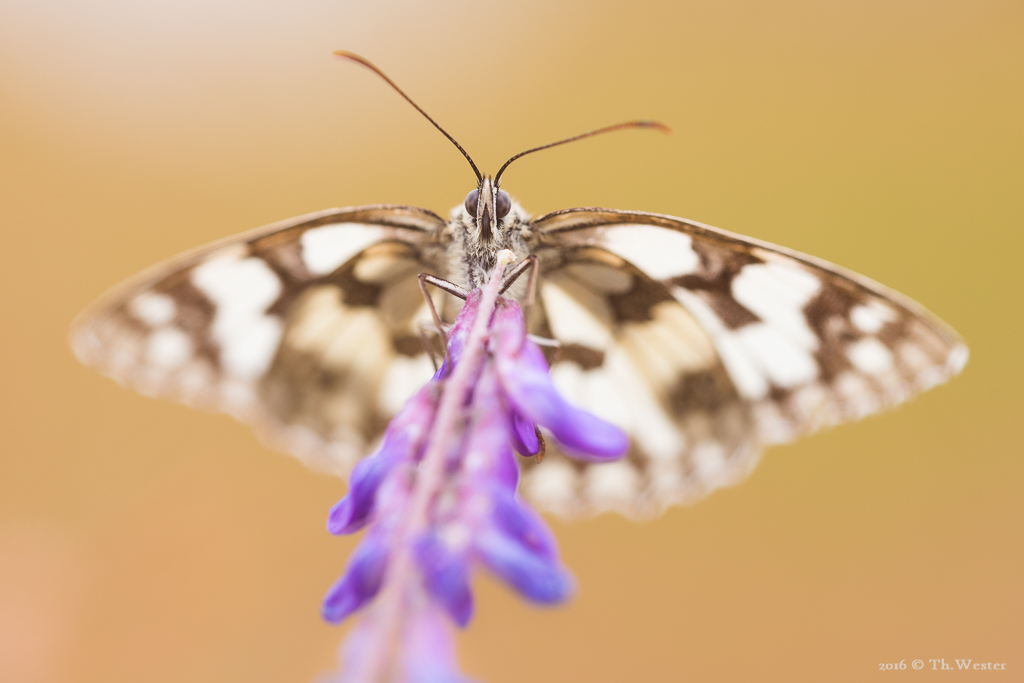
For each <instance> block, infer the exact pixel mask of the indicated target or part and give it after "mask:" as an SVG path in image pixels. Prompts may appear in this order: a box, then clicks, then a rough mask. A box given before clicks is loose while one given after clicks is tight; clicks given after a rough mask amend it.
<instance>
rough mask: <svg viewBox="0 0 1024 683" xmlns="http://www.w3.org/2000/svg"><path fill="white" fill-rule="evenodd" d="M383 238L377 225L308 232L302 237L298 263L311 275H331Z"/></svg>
mask: <svg viewBox="0 0 1024 683" xmlns="http://www.w3.org/2000/svg"><path fill="white" fill-rule="evenodd" d="M385 234H386V233H385V229H384V228H382V227H380V226H379V225H359V224H353V223H344V224H339V225H324V226H322V227H318V228H312V229H310V230H307V231H306V232H305V233H303V235H302V262H303V263H304V264H305V266H306V268H308V269H309V272H311V273H313V274H314V275H327V274H328V273H333V272H334V271H335V270H337V269H338V268H339V267H340V266H341V265H342V264H344V263H347V262H348V261H349V259H351V258H352V257H353V256H355V255H356V254H358V253H359V252H361V251H363V250H364V249H366V248H367V247H369V246H370V245H371V244H375V243H377V242H379V241H380V240H381V239H382V238H383V237H384V235H385Z"/></svg>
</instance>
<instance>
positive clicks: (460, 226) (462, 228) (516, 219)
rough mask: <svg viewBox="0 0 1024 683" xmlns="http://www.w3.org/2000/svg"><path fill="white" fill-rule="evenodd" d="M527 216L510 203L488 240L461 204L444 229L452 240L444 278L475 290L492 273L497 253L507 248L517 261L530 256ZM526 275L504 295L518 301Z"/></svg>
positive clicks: (524, 285)
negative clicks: (506, 213)
mask: <svg viewBox="0 0 1024 683" xmlns="http://www.w3.org/2000/svg"><path fill="white" fill-rule="evenodd" d="M529 225H530V215H529V214H528V213H527V212H526V211H524V210H523V208H522V207H521V206H519V204H518V202H516V201H515V200H513V201H512V208H511V210H510V211H509V212H508V215H506V216H505V217H504V218H500V219H497V220H496V221H495V223H494V224H493V225H492V226H491V231H490V235H489V237H490V239H487V236H485V235H482V234H481V231H480V225H479V221H478V220H477V217H476V216H473V215H471V214H470V213H469V212H468V211H467V210H466V207H465V206H464V205H459V206H456V207H455V208H453V209H452V210H451V214H450V220H449V221H448V225H447V226H446V228H445V232H446V233H447V237H448V238H449V239H450V240H451V241H450V242H449V245H448V248H447V270H448V272H447V278H448V279H449V280H450V281H452V282H454V283H455V284H457V285H459V286H460V287H465V288H466V289H475V288H476V287H479V286H481V285H483V284H484V283H486V282H487V281H488V280H489V279H490V276H491V273H493V272H494V267H495V265H496V263H497V254H498V252H499V251H501V250H502V249H508V250H509V251H511V252H512V253H513V254H515V257H516V262H519V261H520V260H522V259H523V258H525V257H526V256H528V255H529V254H530V249H529V246H528V245H527V240H528V239H529V237H530V228H529ZM526 281H527V275H525V274H524V275H523V276H522V277H520V278H519V279H518V280H517V281H516V283H515V284H514V285H512V287H510V288H509V290H508V292H507V293H506V294H505V296H508V297H510V298H514V299H516V300H521V299H522V297H523V296H524V295H525V294H526Z"/></svg>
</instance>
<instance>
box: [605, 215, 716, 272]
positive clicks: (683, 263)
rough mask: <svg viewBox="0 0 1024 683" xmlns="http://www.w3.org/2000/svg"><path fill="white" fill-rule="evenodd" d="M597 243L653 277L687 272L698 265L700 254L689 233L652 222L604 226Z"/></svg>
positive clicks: (695, 268)
mask: <svg viewBox="0 0 1024 683" xmlns="http://www.w3.org/2000/svg"><path fill="white" fill-rule="evenodd" d="M601 246H603V247H604V248H605V249H607V250H608V251H610V252H612V253H613V254H615V255H616V256H621V257H622V258H624V259H626V260H627V261H629V262H630V263H632V264H633V265H634V266H636V267H637V268H639V269H640V270H642V271H644V272H645V273H647V274H648V275H650V276H651V277H653V278H654V279H656V280H668V279H670V278H674V277H679V276H681V275H689V274H690V273H693V272H695V271H696V270H697V268H698V267H699V266H700V257H699V256H697V252H695V251H694V250H693V240H692V239H691V238H690V236H689V235H687V234H686V233H683V232H676V231H673V230H664V229H662V228H658V227H655V226H653V225H641V224H638V225H617V226H615V227H610V228H605V229H604V232H603V233H602V235H601Z"/></svg>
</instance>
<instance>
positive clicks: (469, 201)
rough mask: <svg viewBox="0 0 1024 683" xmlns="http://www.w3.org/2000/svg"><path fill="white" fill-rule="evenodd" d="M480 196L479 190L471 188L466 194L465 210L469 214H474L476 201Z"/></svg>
mask: <svg viewBox="0 0 1024 683" xmlns="http://www.w3.org/2000/svg"><path fill="white" fill-rule="evenodd" d="M479 198H480V190H473V191H472V192H470V193H469V194H467V195H466V211H468V212H469V215H470V216H476V203H477V200H479Z"/></svg>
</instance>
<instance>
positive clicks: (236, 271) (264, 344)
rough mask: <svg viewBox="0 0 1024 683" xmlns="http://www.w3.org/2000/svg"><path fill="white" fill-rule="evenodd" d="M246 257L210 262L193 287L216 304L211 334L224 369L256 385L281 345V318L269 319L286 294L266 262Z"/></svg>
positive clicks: (239, 255)
mask: <svg viewBox="0 0 1024 683" xmlns="http://www.w3.org/2000/svg"><path fill="white" fill-rule="evenodd" d="M242 256H243V254H242V253H240V252H233V253H227V254H224V255H223V256H218V257H216V258H213V259H210V260H209V261H207V262H206V263H203V264H202V265H200V266H198V267H196V269H195V270H193V271H192V284H193V285H195V286H196V288H197V289H198V290H199V291H201V292H203V294H205V295H206V296H207V297H208V298H209V299H210V301H212V302H213V303H214V306H215V308H214V318H213V326H212V328H211V331H212V334H213V338H214V340H216V341H217V343H218V344H219V345H220V362H221V364H222V365H223V367H224V370H225V371H226V372H227V373H228V374H229V375H231V376H233V377H235V378H237V379H241V380H246V381H252V380H255V379H256V378H258V377H259V376H260V375H262V374H263V373H264V372H266V370H267V368H268V367H269V366H270V362H271V361H272V360H273V359H274V354H275V353H276V351H277V346H278V344H279V343H280V341H281V334H282V330H283V328H282V324H281V320H280V318H278V317H277V316H271V315H267V309H268V308H270V306H271V305H272V304H273V303H274V302H275V301H277V299H278V297H279V296H280V295H281V280H280V278H278V276H277V275H276V274H275V273H274V271H273V270H271V269H270V267H269V266H268V265H267V263H266V261H264V260H263V259H260V258H256V257H248V258H242Z"/></svg>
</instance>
